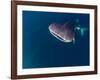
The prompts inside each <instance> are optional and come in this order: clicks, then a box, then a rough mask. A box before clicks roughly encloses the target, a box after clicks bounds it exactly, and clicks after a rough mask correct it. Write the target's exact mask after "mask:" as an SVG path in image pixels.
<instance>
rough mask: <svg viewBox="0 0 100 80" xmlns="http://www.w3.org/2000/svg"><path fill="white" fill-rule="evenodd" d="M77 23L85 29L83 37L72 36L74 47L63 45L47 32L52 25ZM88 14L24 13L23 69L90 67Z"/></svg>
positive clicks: (71, 44) (69, 44)
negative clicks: (77, 20)
mask: <svg viewBox="0 0 100 80" xmlns="http://www.w3.org/2000/svg"><path fill="white" fill-rule="evenodd" d="M76 19H79V20H80V24H81V25H82V26H83V27H86V28H88V31H86V32H85V35H84V36H83V37H82V36H80V34H79V32H75V34H76V35H75V44H73V43H64V42H61V41H60V40H58V39H57V38H55V37H54V36H52V35H51V34H50V32H49V30H48V27H49V25H50V24H51V23H53V22H55V23H61V24H63V23H66V22H67V21H69V20H76ZM89 24H90V23H89V14H80V13H56V12H39V11H23V44H22V45H23V68H24V69H27V68H47V67H65V66H66V67H69V66H70V67H71V66H87V65H89V64H90V63H89V48H90V47H89V26H90V25H89Z"/></svg>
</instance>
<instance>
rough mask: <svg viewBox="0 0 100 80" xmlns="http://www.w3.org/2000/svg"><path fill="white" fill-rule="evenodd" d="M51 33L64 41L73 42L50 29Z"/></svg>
mask: <svg viewBox="0 0 100 80" xmlns="http://www.w3.org/2000/svg"><path fill="white" fill-rule="evenodd" d="M50 33H51V34H52V35H53V36H54V37H56V38H57V39H59V40H60V41H62V42H72V40H67V39H65V38H63V37H62V36H61V35H60V34H57V33H55V32H54V31H51V30H50Z"/></svg>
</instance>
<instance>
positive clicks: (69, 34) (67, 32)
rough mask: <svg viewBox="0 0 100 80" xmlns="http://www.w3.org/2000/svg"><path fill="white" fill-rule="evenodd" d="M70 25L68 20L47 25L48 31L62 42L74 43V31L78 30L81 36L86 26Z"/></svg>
mask: <svg viewBox="0 0 100 80" xmlns="http://www.w3.org/2000/svg"><path fill="white" fill-rule="evenodd" d="M74 26H75V25H72V24H71V23H70V22H67V23H65V24H63V25H61V24H58V23H52V24H50V25H49V28H48V29H49V31H50V33H51V34H52V35H53V36H54V37H56V38H57V39H59V40H60V41H62V42H66V43H69V42H73V43H75V31H77V30H78V31H80V34H81V36H83V35H84V33H85V31H86V30H87V29H86V28H81V26H75V27H74Z"/></svg>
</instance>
